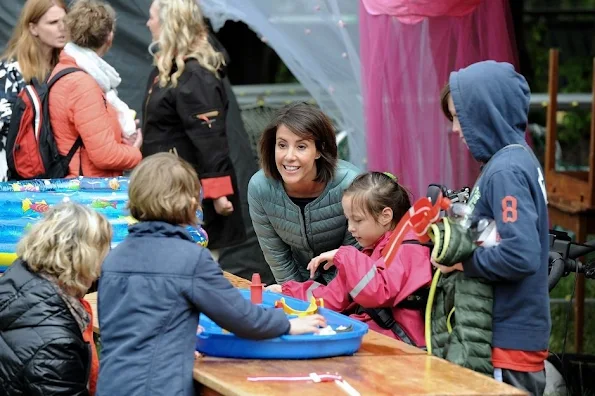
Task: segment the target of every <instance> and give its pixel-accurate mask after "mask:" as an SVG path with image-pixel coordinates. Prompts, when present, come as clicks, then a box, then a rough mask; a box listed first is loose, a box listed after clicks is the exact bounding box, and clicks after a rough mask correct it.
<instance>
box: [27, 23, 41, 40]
mask: <svg viewBox="0 0 595 396" xmlns="http://www.w3.org/2000/svg"><path fill="white" fill-rule="evenodd" d="M29 32H30V33H31V34H32V35H33V36H35V37H39V33H38V31H37V24H36V23H33V22H29Z"/></svg>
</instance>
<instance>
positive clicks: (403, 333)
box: [267, 172, 432, 347]
mask: <svg viewBox="0 0 595 396" xmlns="http://www.w3.org/2000/svg"><path fill="white" fill-rule="evenodd" d="M341 203H342V205H343V212H344V213H345V217H346V218H347V222H348V227H347V230H348V231H349V232H350V233H351V234H352V235H353V237H354V238H355V239H356V240H357V242H358V243H359V244H360V245H361V246H362V247H363V251H361V252H360V251H359V250H358V249H356V248H355V247H353V246H341V247H340V248H339V249H335V250H331V251H329V252H326V253H323V254H321V255H319V256H317V257H315V258H313V259H312V261H310V263H309V264H308V269H309V270H310V273H311V275H312V278H313V277H314V274H315V273H316V270H317V269H318V267H319V266H320V265H324V267H325V269H328V268H330V267H331V266H333V265H334V266H335V267H337V276H336V277H335V278H334V279H333V280H332V281H331V282H329V283H328V285H326V286H325V285H322V284H320V283H318V282H315V281H313V280H310V281H307V282H303V283H301V282H296V281H288V282H285V283H283V285H271V286H269V287H268V288H267V289H268V290H270V291H276V292H280V293H283V294H285V295H288V296H293V297H296V298H300V299H304V300H308V299H309V298H310V297H316V298H322V299H323V300H324V306H325V307H326V308H329V309H332V310H334V311H339V312H344V313H350V312H353V311H354V310H355V311H356V313H355V314H353V315H352V316H353V317H354V318H355V319H358V320H361V321H363V322H366V323H367V324H368V325H369V326H370V328H371V329H373V330H376V331H378V332H381V333H383V334H385V335H387V336H389V337H394V338H397V339H400V340H402V341H405V342H407V343H409V344H412V345H415V346H418V347H423V346H424V345H425V340H424V321H423V317H422V314H421V309H420V308H421V306H419V307H413V306H412V305H413V304H412V303H411V302H410V301H409V300H408V297H409V296H411V295H412V294H413V293H414V292H416V291H418V290H419V289H421V288H423V287H424V286H427V285H428V284H429V283H430V281H431V278H432V265H431V264H430V251H429V249H428V248H427V247H425V246H421V245H420V244H419V243H404V244H403V245H401V246H400V248H399V250H398V251H397V253H396V255H395V256H394V258H393V259H392V260H387V259H386V257H387V252H388V251H390V250H391V249H390V248H391V246H392V244H391V241H390V240H389V239H390V237H391V235H392V233H393V231H394V229H395V227H396V226H397V224H398V222H399V221H400V220H401V218H402V217H403V215H405V213H407V211H408V210H409V208H410V207H411V203H410V200H409V195H408V193H407V191H406V190H405V189H404V188H403V187H402V186H401V185H400V184H399V183H398V182H397V181H396V180H395V179H393V176H392V175H390V176H389V175H387V174H384V173H380V172H369V173H365V174H362V175H359V176H357V177H356V178H355V180H353V182H352V183H351V185H350V186H349V187H348V188H347V189H346V190H345V192H344V193H343V199H342V201H341ZM405 239H406V240H409V242H416V241H415V239H416V236H415V233H413V232H410V233H409V234H407V235H406V236H405ZM393 243H394V242H393ZM359 307H361V308H364V311H361V310H360V309H359ZM378 308H387V309H388V310H389V311H388V312H389V314H388V315H389V317H390V319H394V322H395V324H394V325H393V326H392V327H391V328H385V327H388V326H386V324H388V321H390V319H388V321H383V322H382V325H383V326H384V327H381V325H380V323H376V321H375V320H373V319H372V315H373V316H376V315H377V314H376V313H377V312H378V311H377V310H376V309H378ZM377 320H378V319H377Z"/></svg>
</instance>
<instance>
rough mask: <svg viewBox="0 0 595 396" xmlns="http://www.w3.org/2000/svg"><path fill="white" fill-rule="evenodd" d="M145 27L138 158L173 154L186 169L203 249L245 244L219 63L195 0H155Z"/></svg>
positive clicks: (220, 61)
mask: <svg viewBox="0 0 595 396" xmlns="http://www.w3.org/2000/svg"><path fill="white" fill-rule="evenodd" d="M149 14H150V16H149V20H148V22H147V26H148V27H149V30H150V31H151V34H152V36H153V41H154V43H158V44H159V50H158V52H157V53H155V54H154V58H155V59H154V61H155V65H156V67H155V69H154V70H153V72H152V73H151V75H150V77H149V83H148V87H147V94H146V97H145V101H144V103H145V106H144V110H143V111H144V112H143V133H144V142H143V146H142V148H141V150H142V153H143V157H147V156H149V155H152V154H155V153H159V152H168V151H169V152H172V153H175V154H176V155H178V156H180V157H181V158H183V159H184V160H186V161H187V162H189V163H190V164H191V165H192V166H193V167H194V169H195V170H196V172H197V173H198V176H199V178H200V182H201V185H202V187H203V191H204V201H203V211H204V225H203V227H204V228H205V230H206V231H207V233H208V234H209V248H210V249H211V250H213V249H219V248H222V247H228V246H230V245H234V244H237V243H240V242H243V241H244V239H245V238H246V233H245V228H244V223H243V219H242V213H241V208H240V201H239V195H238V187H237V181H236V175H235V172H234V168H233V165H232V162H231V159H230V157H229V145H228V141H227V134H226V124H225V119H226V115H227V109H228V99H227V95H226V93H225V88H224V85H223V82H222V81H221V77H222V76H223V73H224V66H225V59H224V56H223V54H222V53H220V52H218V51H216V50H215V49H214V48H213V46H212V44H211V43H210V42H209V39H208V31H207V28H206V26H205V23H204V21H203V16H202V13H201V11H200V8H199V7H198V5H197V2H196V1H195V0H154V1H153V3H152V5H151V9H150V12H149Z"/></svg>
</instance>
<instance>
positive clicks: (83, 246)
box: [16, 202, 112, 297]
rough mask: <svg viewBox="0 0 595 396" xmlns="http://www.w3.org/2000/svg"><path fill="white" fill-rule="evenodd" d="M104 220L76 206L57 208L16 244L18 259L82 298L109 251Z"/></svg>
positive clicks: (108, 230) (107, 226)
mask: <svg viewBox="0 0 595 396" xmlns="http://www.w3.org/2000/svg"><path fill="white" fill-rule="evenodd" d="M111 239H112V227H111V225H110V224H109V222H108V221H107V220H106V218H105V217H103V216H102V215H100V214H99V213H97V212H96V211H94V210H93V209H89V208H87V207H85V206H82V205H79V204H76V203H71V202H69V203H63V204H60V205H56V206H54V207H52V208H50V210H49V211H48V212H47V214H46V216H45V217H44V218H43V219H42V220H40V221H39V222H38V223H36V224H35V225H34V226H33V227H31V229H30V230H29V232H28V233H27V234H26V235H25V236H24V237H23V238H22V239H21V240H20V241H19V243H18V244H17V249H16V253H17V256H18V257H19V258H20V259H21V260H23V261H24V262H26V263H27V266H28V267H29V269H30V270H31V271H33V272H41V273H45V274H48V275H51V276H53V277H55V278H56V279H57V280H58V285H59V286H60V287H61V288H62V289H63V290H64V291H65V292H66V293H67V294H69V295H71V296H74V297H82V296H84V295H85V293H86V292H87V289H88V287H89V283H91V282H93V281H95V280H96V279H97V277H98V276H99V273H100V270H101V263H102V262H103V259H104V258H105V256H106V255H107V253H108V252H109V249H110V245H111Z"/></svg>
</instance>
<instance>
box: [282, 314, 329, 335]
mask: <svg viewBox="0 0 595 396" xmlns="http://www.w3.org/2000/svg"><path fill="white" fill-rule="evenodd" d="M289 326H290V327H289V334H291V335H298V334H308V333H315V334H317V333H318V332H320V329H321V328H324V327H326V319H325V318H324V316H322V315H318V314H316V315H308V316H302V317H300V318H295V319H289Z"/></svg>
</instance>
